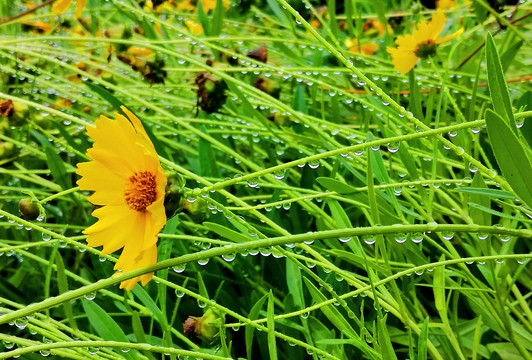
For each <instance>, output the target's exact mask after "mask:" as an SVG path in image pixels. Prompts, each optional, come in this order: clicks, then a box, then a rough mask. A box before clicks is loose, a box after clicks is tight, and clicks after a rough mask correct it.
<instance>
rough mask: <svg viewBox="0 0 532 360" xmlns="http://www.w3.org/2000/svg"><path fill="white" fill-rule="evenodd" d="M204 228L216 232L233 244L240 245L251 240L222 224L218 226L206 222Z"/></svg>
mask: <svg viewBox="0 0 532 360" xmlns="http://www.w3.org/2000/svg"><path fill="white" fill-rule="evenodd" d="M203 226H205V227H206V228H207V229H209V230H211V231H212V232H215V233H216V234H218V235H220V236H222V237H224V238H226V239H227V240H229V241H232V242H237V243H240V242H246V241H248V240H249V238H248V237H246V235H243V234H241V233H239V232H236V231H234V230H231V229H229V228H227V227H225V226H223V225H220V224H216V223H212V222H204V223H203Z"/></svg>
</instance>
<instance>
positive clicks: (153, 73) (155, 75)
mask: <svg viewBox="0 0 532 360" xmlns="http://www.w3.org/2000/svg"><path fill="white" fill-rule="evenodd" d="M116 57H117V58H118V59H119V60H120V61H122V62H124V63H126V64H128V65H129V66H131V68H132V69H133V70H135V71H138V72H140V73H141V74H142V75H143V76H144V78H145V79H146V80H147V81H148V82H149V83H150V84H157V83H164V79H165V78H166V70H164V69H163V68H164V60H162V59H161V58H158V57H155V59H153V56H150V60H148V59H147V58H144V57H138V56H134V55H131V54H127V53H120V54H116ZM152 59H153V60H152Z"/></svg>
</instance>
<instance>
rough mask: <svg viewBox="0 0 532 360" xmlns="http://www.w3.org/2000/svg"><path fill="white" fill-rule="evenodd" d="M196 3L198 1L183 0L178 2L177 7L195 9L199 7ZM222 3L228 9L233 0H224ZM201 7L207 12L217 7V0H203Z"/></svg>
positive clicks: (179, 8) (178, 8)
mask: <svg viewBox="0 0 532 360" xmlns="http://www.w3.org/2000/svg"><path fill="white" fill-rule="evenodd" d="M196 3H197V1H193V0H183V1H181V2H179V3H177V6H176V9H177V10H189V11H195V10H196V9H197V6H196ZM222 3H223V5H224V8H225V10H228V9H229V7H230V6H231V2H230V1H229V0H223V1H222ZM201 7H202V8H203V12H204V13H205V14H207V13H208V12H209V11H211V10H212V9H214V8H216V0H201Z"/></svg>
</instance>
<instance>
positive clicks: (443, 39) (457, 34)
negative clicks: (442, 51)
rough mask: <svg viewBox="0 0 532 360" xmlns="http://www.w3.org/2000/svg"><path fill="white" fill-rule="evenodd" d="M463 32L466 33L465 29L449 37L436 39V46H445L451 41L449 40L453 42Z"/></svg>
mask: <svg viewBox="0 0 532 360" xmlns="http://www.w3.org/2000/svg"><path fill="white" fill-rule="evenodd" d="M463 32H464V28H461V29H460V30H458V31H456V32H455V33H453V34H451V35H447V36H444V37H441V38H439V39H436V44H443V43H444V42H446V41H449V40H452V39H454V38H456V37H458V36H459V35H460V34H461V33H463Z"/></svg>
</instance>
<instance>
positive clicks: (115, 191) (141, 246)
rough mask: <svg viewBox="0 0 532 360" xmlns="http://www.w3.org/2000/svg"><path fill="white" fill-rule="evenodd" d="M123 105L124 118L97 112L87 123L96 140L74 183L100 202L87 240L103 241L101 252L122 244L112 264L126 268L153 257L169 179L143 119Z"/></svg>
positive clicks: (163, 218) (139, 265)
mask: <svg viewBox="0 0 532 360" xmlns="http://www.w3.org/2000/svg"><path fill="white" fill-rule="evenodd" d="M121 109H122V111H123V112H124V113H125V114H126V115H127V118H126V117H125V116H123V115H121V114H118V113H115V117H116V120H111V119H109V118H107V117H105V116H103V115H101V116H100V118H99V119H98V120H96V121H95V123H94V125H95V126H94V127H92V126H91V127H87V135H88V136H89V137H90V138H92V139H93V140H94V144H93V146H92V148H90V149H89V150H88V151H87V156H88V157H89V158H90V159H91V161H89V162H84V163H79V164H78V165H77V166H78V170H77V174H78V175H80V176H81V179H79V180H78V182H77V183H78V185H79V188H80V189H81V190H89V191H94V194H92V195H91V196H90V197H89V201H90V202H91V203H92V204H94V205H97V206H99V208H97V209H96V210H94V211H93V213H92V215H93V216H94V217H96V218H98V221H97V222H96V223H95V224H93V225H91V226H89V227H88V228H87V229H85V231H83V233H84V234H87V235H88V237H87V242H88V245H89V246H91V247H98V246H102V245H103V250H102V252H101V253H102V254H110V253H112V252H115V251H117V250H119V249H121V248H123V250H122V253H121V255H120V258H119V259H118V261H117V262H116V265H115V269H120V270H122V271H124V272H129V271H133V270H136V269H140V268H143V267H145V266H148V265H152V264H155V263H156V262H157V239H158V234H159V231H161V229H162V228H163V226H164V224H165V223H166V214H165V211H164V193H165V187H166V182H167V179H166V176H165V174H164V171H163V169H162V167H161V164H160V163H159V158H158V157H157V152H156V151H155V148H154V146H153V143H152V142H151V140H150V138H149V137H148V135H147V134H146V131H145V130H144V127H143V126H142V123H141V122H140V120H139V119H138V118H137V117H136V116H135V115H134V114H133V113H131V112H130V111H129V110H128V109H126V108H125V107H124V106H122V107H121ZM152 277H153V273H149V274H144V275H141V276H137V277H135V278H132V279H130V280H126V281H123V282H122V283H121V284H120V288H124V289H126V290H131V289H132V288H133V287H134V286H135V284H136V283H137V282H139V281H141V282H142V285H146V283H148V281H150V280H151V278H152Z"/></svg>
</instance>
